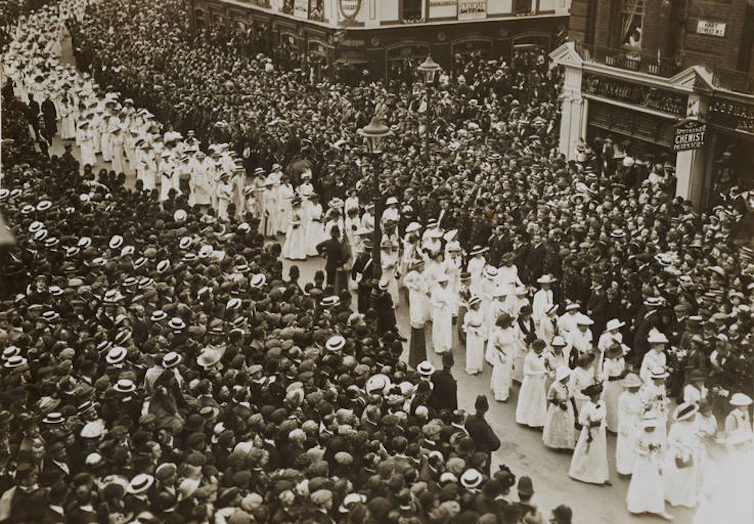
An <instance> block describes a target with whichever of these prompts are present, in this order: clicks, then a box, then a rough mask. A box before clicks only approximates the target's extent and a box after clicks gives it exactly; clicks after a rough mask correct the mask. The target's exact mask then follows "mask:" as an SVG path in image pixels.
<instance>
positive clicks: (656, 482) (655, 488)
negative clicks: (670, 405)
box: [626, 414, 672, 520]
mask: <svg viewBox="0 0 754 524" xmlns="http://www.w3.org/2000/svg"><path fill="white" fill-rule="evenodd" d="M661 423H662V422H661V421H660V420H659V419H657V418H655V417H653V416H651V414H650V416H648V417H645V418H644V419H642V421H641V428H642V429H641V430H640V431H641V433H640V435H639V437H638V438H637V439H636V460H635V461H634V473H633V475H632V476H631V482H630V483H629V485H628V493H627V494H626V505H627V506H628V511H629V512H631V513H656V514H657V515H660V516H661V517H663V518H664V519H666V520H672V517H671V516H670V515H668V514H667V513H666V512H665V497H664V495H663V491H664V485H663V480H662V472H661V471H662V470H661V467H662V452H663V445H662V439H660V438H659V436H658V435H657V434H656V431H655V429H656V428H657V427H659V425H660V424H661Z"/></svg>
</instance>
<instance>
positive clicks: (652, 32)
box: [550, 0, 754, 209]
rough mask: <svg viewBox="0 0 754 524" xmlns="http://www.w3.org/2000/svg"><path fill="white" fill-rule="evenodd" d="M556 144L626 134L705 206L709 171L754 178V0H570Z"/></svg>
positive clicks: (566, 146) (560, 57)
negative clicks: (672, 170)
mask: <svg viewBox="0 0 754 524" xmlns="http://www.w3.org/2000/svg"><path fill="white" fill-rule="evenodd" d="M569 38H570V40H571V41H569V42H567V43H564V44H563V45H561V46H560V47H559V48H558V49H556V50H555V51H553V52H552V53H551V54H550V57H551V58H552V59H553V61H554V62H555V63H557V64H559V65H561V66H563V67H564V69H565V83H564V87H563V102H562V103H563V107H562V119H561V129H560V150H561V152H562V153H564V154H565V155H567V156H568V157H569V158H573V157H574V155H575V154H576V153H575V147H576V144H577V142H578V140H579V139H581V138H584V139H587V140H589V139H594V138H595V137H605V136H610V137H611V138H613V139H614V140H616V139H617V140H620V141H624V140H630V142H631V147H632V149H633V151H634V152H638V153H641V152H642V151H653V152H660V153H663V154H664V155H665V156H667V157H668V160H669V161H670V162H674V163H675V167H676V176H677V178H678V184H677V188H676V194H677V195H678V196H682V197H683V198H685V199H689V200H691V201H692V202H694V204H695V205H696V206H697V207H698V208H700V209H706V208H707V207H708V206H709V202H710V198H711V194H712V191H713V189H714V187H715V183H716V177H720V176H723V170H725V173H730V172H733V173H735V175H736V176H737V177H738V178H739V187H741V188H742V189H743V188H749V187H751V186H752V180H753V179H754V2H750V1H748V0H573V3H572V5H571V19H570V25H569Z"/></svg>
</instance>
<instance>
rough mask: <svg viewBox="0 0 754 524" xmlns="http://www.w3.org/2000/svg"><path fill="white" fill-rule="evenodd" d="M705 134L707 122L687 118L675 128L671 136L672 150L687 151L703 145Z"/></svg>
mask: <svg viewBox="0 0 754 524" xmlns="http://www.w3.org/2000/svg"><path fill="white" fill-rule="evenodd" d="M706 134H707V124H705V123H704V122H699V121H698V120H689V121H687V122H684V123H682V124H680V125H678V126H676V128H675V133H674V136H673V151H676V152H678V151H689V150H691V149H700V148H701V147H703V146H704V137H705V135H706Z"/></svg>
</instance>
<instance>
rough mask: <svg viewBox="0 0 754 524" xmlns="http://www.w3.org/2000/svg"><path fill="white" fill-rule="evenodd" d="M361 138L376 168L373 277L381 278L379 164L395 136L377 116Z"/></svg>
mask: <svg viewBox="0 0 754 524" xmlns="http://www.w3.org/2000/svg"><path fill="white" fill-rule="evenodd" d="M358 134H359V136H361V137H363V138H364V142H365V144H366V149H367V153H369V155H370V156H371V157H372V158H373V159H374V162H375V164H376V165H375V167H374V173H373V175H372V191H373V192H374V233H373V234H372V243H373V245H372V259H373V261H372V275H375V276H376V278H379V277H380V274H381V266H380V240H381V239H382V232H381V231H380V221H381V220H382V207H383V202H382V194H381V193H380V169H379V167H380V166H379V165H378V163H377V161H378V159H379V158H380V156H381V155H382V149H383V145H384V140H385V138H387V137H389V136H390V135H392V134H393V132H392V131H390V128H389V127H387V126H386V125H385V124H384V123H383V122H382V120H381V119H380V118H378V117H377V116H374V117H372V121H371V122H369V124H368V125H366V126H364V127H362V128H361V129H359V130H358Z"/></svg>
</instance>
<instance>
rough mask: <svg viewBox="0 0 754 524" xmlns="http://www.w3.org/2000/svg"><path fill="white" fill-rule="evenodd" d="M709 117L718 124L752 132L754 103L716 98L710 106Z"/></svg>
mask: <svg viewBox="0 0 754 524" xmlns="http://www.w3.org/2000/svg"><path fill="white" fill-rule="evenodd" d="M710 119H711V121H712V122H713V123H715V124H716V125H719V126H723V127H729V128H731V129H737V130H739V131H746V132H748V133H754V104H742V103H740V102H734V101H732V100H723V99H720V98H716V99H715V100H714V101H713V102H712V107H710Z"/></svg>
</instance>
